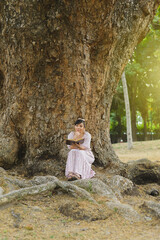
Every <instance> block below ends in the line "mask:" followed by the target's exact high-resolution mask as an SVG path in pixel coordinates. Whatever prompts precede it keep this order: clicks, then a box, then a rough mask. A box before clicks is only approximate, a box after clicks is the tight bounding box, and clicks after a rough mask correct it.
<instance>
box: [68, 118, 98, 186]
mask: <svg viewBox="0 0 160 240" xmlns="http://www.w3.org/2000/svg"><path fill="white" fill-rule="evenodd" d="M80 138H84V143H82V144H72V145H71V146H68V148H69V149H70V151H69V153H68V158H67V163H66V170H65V175H66V177H67V178H68V181H72V180H78V179H85V178H91V177H93V176H94V175H95V172H94V171H93V170H92V169H91V164H92V163H93V162H94V160H95V159H94V155H93V153H92V151H91V148H90V142H91V135H90V134H89V133H88V132H87V131H85V120H84V119H81V118H78V120H77V121H76V122H75V131H73V132H71V133H70V134H69V135H68V139H74V140H77V139H80Z"/></svg>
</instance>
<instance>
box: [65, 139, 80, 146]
mask: <svg viewBox="0 0 160 240" xmlns="http://www.w3.org/2000/svg"><path fill="white" fill-rule="evenodd" d="M75 143H77V144H82V143H84V138H80V139H77V140H75V139H67V140H66V144H67V145H72V144H75Z"/></svg>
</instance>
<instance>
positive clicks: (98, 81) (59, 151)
mask: <svg viewBox="0 0 160 240" xmlns="http://www.w3.org/2000/svg"><path fill="white" fill-rule="evenodd" d="M159 3H160V1H159V0H154V1H153V0H81V1H78V0H2V1H0V49H1V51H0V91H1V97H0V101H1V102H0V107H1V110H0V116H1V117H0V132H1V134H0V145H1V149H0V165H1V166H4V167H9V166H12V165H13V164H15V163H17V162H22V161H23V162H24V163H25V166H26V168H27V169H28V171H29V172H30V173H31V174H33V173H35V172H36V171H39V170H40V169H39V166H40V165H41V163H43V164H42V165H43V167H44V169H46V171H47V167H48V169H51V167H52V166H54V167H53V168H52V172H53V174H54V172H55V171H57V168H56V166H60V164H61V163H62V165H63V166H64V163H63V160H64V159H65V157H66V155H65V151H63V149H64V148H65V143H64V139H65V137H66V136H67V133H68V132H70V130H71V129H72V126H73V123H74V121H75V119H76V118H77V117H83V118H85V119H86V123H87V130H88V131H89V132H90V133H91V134H92V139H93V140H92V143H93V151H94V154H95V157H96V163H97V164H99V165H101V166H105V167H106V166H109V165H115V164H117V165H118V164H119V160H118V158H117V156H116V155H115V153H114V151H113V150H112V147H111V143H110V136H109V117H110V106H111V102H112V97H113V94H114V92H115V89H116V87H117V83H118V81H119V79H120V77H121V74H122V72H123V69H124V67H125V65H126V63H127V61H128V59H129V58H130V57H131V55H132V52H133V50H134V47H135V46H136V45H137V43H138V42H139V41H141V40H142V39H143V37H144V36H145V35H146V33H147V31H148V25H149V23H150V22H151V21H152V19H153V16H154V14H155V11H156V9H157V7H158V4H159ZM42 165H41V166H42ZM38 169H39V170H38Z"/></svg>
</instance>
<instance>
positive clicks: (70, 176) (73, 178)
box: [68, 173, 81, 181]
mask: <svg viewBox="0 0 160 240" xmlns="http://www.w3.org/2000/svg"><path fill="white" fill-rule="evenodd" d="M79 179H81V177H80V175H79V174H74V173H70V174H69V176H68V181H75V180H79Z"/></svg>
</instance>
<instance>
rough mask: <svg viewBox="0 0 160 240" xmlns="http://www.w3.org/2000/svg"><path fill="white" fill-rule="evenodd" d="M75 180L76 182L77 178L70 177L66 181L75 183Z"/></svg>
mask: <svg viewBox="0 0 160 240" xmlns="http://www.w3.org/2000/svg"><path fill="white" fill-rule="evenodd" d="M75 180H78V178H76V177H74V176H73V177H70V178H68V181H75Z"/></svg>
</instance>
